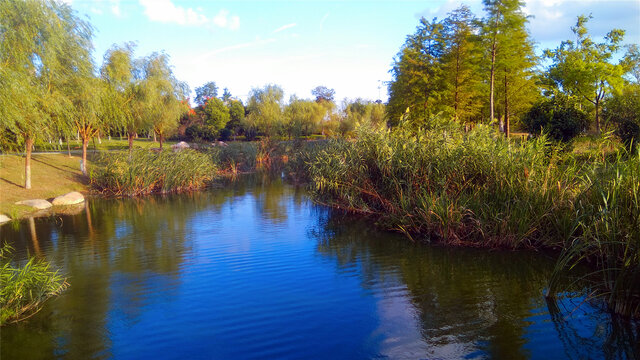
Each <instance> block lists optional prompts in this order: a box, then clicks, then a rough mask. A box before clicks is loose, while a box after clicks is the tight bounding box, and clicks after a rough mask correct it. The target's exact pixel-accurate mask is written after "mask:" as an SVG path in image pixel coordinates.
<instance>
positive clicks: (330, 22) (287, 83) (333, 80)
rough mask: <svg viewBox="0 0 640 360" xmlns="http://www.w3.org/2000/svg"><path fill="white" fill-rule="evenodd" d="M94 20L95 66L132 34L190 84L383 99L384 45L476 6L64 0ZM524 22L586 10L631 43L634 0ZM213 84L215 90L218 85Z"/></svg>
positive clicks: (549, 11)
mask: <svg viewBox="0 0 640 360" xmlns="http://www.w3.org/2000/svg"><path fill="white" fill-rule="evenodd" d="M66 2H68V3H71V6H72V7H73V8H74V9H75V10H76V11H77V12H78V13H79V14H81V15H83V16H88V17H89V19H90V21H91V23H92V24H93V26H94V28H95V37H94V45H95V52H94V57H95V59H96V63H97V65H98V66H99V65H100V64H101V63H102V56H103V54H104V52H105V51H106V50H107V49H108V48H109V47H110V46H111V45H112V44H114V43H116V44H122V43H124V42H127V41H134V42H136V43H137V48H136V56H145V55H147V54H149V53H151V52H153V51H161V50H163V51H165V52H166V53H167V54H169V55H170V57H171V63H172V65H173V66H174V73H175V74H176V76H177V77H178V78H179V79H180V80H182V81H186V82H187V83H188V84H189V86H190V87H191V89H192V90H194V89H195V88H196V87H197V86H200V85H202V84H204V83H206V82H208V81H215V82H216V83H217V84H218V86H219V87H220V89H222V88H224V87H227V88H229V90H230V91H231V93H232V95H234V96H236V97H239V98H241V99H243V100H244V99H246V97H247V94H248V93H249V91H250V90H251V88H252V87H260V86H263V85H265V84H269V83H275V84H279V85H281V86H282V87H283V88H284V90H285V92H286V94H287V96H289V95H292V94H296V95H297V96H298V97H301V98H310V97H311V89H313V88H314V87H316V86H318V85H324V86H327V87H330V88H334V89H335V90H336V98H337V99H342V98H351V99H353V98H356V97H362V98H365V99H371V100H376V99H378V98H379V96H380V97H381V99H382V100H386V87H384V86H382V87H381V89H379V86H380V81H388V80H389V79H390V74H389V72H388V71H389V69H390V67H391V63H392V61H393V57H394V55H395V54H396V53H397V52H398V50H399V48H400V46H401V45H402V43H403V42H404V39H405V37H406V36H407V35H408V34H410V33H413V32H414V30H415V28H416V25H417V23H418V19H419V18H420V17H421V16H425V17H427V18H429V19H431V18H433V17H438V18H442V17H444V16H446V13H447V12H448V11H451V10H453V9H455V8H456V7H458V6H459V5H460V4H461V3H465V4H467V5H469V6H470V7H471V9H472V11H473V12H474V13H475V14H476V16H483V15H484V14H483V12H482V3H481V1H480V0H473V1H455V0H427V1H348V0H343V1H305V0H298V1H243V0H240V1H238V0H236V1H203V0H200V1H189V0H66ZM526 11H527V13H529V14H531V15H533V16H534V17H533V18H532V19H531V21H530V25H529V29H530V32H531V34H532V36H533V38H534V40H535V41H536V42H537V43H538V48H539V49H543V48H549V47H556V46H557V45H558V44H559V42H560V41H561V40H564V39H568V38H570V37H571V32H570V29H569V28H570V26H571V25H573V24H574V23H575V18H576V16H577V15H579V14H589V13H591V14H592V15H593V17H594V18H593V20H591V22H590V23H589V27H590V29H591V33H592V34H593V35H595V36H603V35H604V34H605V33H606V32H607V31H609V30H610V29H612V28H615V27H617V28H622V29H625V30H626V31H627V36H626V39H625V40H626V42H627V43H640V1H637V0H611V1H602V0H600V1H596V0H581V1H575V0H530V1H528V2H527V7H526ZM221 91H222V90H220V92H221Z"/></svg>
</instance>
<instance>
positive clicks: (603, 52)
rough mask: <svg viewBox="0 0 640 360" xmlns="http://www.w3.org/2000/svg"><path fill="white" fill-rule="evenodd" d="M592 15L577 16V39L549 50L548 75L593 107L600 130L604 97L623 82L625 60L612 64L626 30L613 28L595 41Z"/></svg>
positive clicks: (562, 88) (568, 92) (546, 53)
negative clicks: (590, 23) (589, 25)
mask: <svg viewBox="0 0 640 360" xmlns="http://www.w3.org/2000/svg"><path fill="white" fill-rule="evenodd" d="M590 18H591V17H590V16H589V17H587V16H584V15H581V16H578V20H577V22H576V25H575V26H574V27H572V28H571V31H572V32H573V33H574V34H575V36H576V42H573V41H571V40H565V41H563V42H562V43H561V44H560V46H559V47H558V48H556V49H555V50H546V51H545V56H546V57H547V58H549V59H551V60H552V61H553V64H552V65H551V66H550V67H549V69H548V72H547V77H548V79H549V80H551V82H552V83H553V84H554V85H555V87H556V88H557V90H558V91H561V92H564V93H566V94H568V95H572V96H577V97H579V98H581V99H582V100H584V101H586V102H587V103H590V104H592V105H593V106H594V112H595V123H596V130H597V131H600V107H601V105H602V101H603V99H604V98H605V97H606V96H607V95H608V94H610V93H611V92H612V91H613V90H614V89H616V88H620V87H621V85H622V84H623V83H624V81H623V75H624V72H625V66H624V59H623V60H621V61H620V62H619V63H618V64H613V63H611V60H612V58H613V55H615V54H616V53H617V52H618V50H619V49H620V44H621V42H622V40H623V38H624V30H619V29H613V30H611V31H610V32H609V33H608V34H607V35H606V36H605V38H604V40H605V41H604V42H602V43H596V42H594V41H593V40H592V39H591V36H589V35H588V30H587V27H586V24H587V22H588V21H589V19H590Z"/></svg>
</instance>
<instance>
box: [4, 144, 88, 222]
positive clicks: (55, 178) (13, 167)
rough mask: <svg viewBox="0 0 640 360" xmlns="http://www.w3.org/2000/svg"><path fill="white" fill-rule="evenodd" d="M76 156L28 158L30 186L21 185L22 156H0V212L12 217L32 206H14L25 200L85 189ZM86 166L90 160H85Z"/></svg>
mask: <svg viewBox="0 0 640 360" xmlns="http://www.w3.org/2000/svg"><path fill="white" fill-rule="evenodd" d="M80 158H81V157H80V156H79V155H77V154H74V155H72V156H71V157H68V156H67V155H62V154H39V155H33V156H32V158H31V189H30V190H27V189H25V188H24V157H23V156H16V155H2V156H0V213H2V214H5V215H8V216H9V217H11V218H12V219H16V218H20V217H23V216H25V215H27V214H29V213H30V212H32V211H33V209H32V208H31V207H29V206H23V205H15V204H14V203H15V202H16V201H20V200H27V199H51V198H53V197H56V196H58V195H62V194H66V193H68V192H71V191H79V192H81V193H84V194H86V193H87V192H88V186H87V179H86V177H84V176H83V175H82V172H81V171H80ZM89 165H90V163H89Z"/></svg>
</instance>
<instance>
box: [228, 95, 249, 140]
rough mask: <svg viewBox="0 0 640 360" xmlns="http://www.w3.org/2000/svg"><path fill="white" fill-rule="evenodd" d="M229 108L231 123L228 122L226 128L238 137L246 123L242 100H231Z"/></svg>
mask: <svg viewBox="0 0 640 360" xmlns="http://www.w3.org/2000/svg"><path fill="white" fill-rule="evenodd" d="M227 106H228V107H229V122H227V125H226V128H227V129H229V130H230V131H231V135H233V136H236V135H237V133H238V131H239V130H240V128H241V127H242V123H243V122H244V114H245V109H244V105H242V101H240V100H230V101H229V103H228V104H227Z"/></svg>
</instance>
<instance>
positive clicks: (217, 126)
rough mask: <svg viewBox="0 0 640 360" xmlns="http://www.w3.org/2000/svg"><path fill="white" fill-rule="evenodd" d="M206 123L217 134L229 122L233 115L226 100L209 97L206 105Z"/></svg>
mask: <svg viewBox="0 0 640 360" xmlns="http://www.w3.org/2000/svg"><path fill="white" fill-rule="evenodd" d="M203 110H204V113H205V114H206V117H205V124H206V125H207V126H209V127H210V128H211V130H212V131H214V132H216V134H217V133H218V132H219V131H220V130H221V129H223V128H224V127H225V126H226V125H227V123H228V122H229V120H230V118H231V116H230V115H229V109H228V108H227V107H226V106H225V105H224V102H222V100H220V99H218V98H215V97H214V98H209V100H207V102H206V103H205V105H204V109H203Z"/></svg>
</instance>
